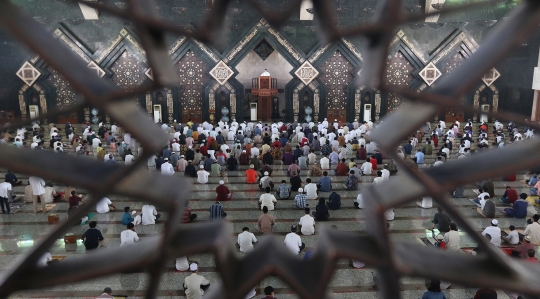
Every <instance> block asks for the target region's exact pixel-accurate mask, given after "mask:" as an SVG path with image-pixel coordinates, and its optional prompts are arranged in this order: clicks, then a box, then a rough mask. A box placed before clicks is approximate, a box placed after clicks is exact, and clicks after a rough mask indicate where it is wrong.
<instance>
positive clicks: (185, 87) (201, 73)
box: [176, 50, 210, 110]
mask: <svg viewBox="0 0 540 299" xmlns="http://www.w3.org/2000/svg"><path fill="white" fill-rule="evenodd" d="M176 68H177V69H178V71H179V73H180V77H179V78H180V81H179V83H180V86H182V95H181V99H182V107H183V109H186V110H200V109H201V107H202V100H203V96H202V92H201V90H202V89H203V85H204V83H205V82H207V81H208V80H209V79H210V76H208V66H207V65H206V64H205V63H204V62H203V61H202V60H201V59H200V58H199V57H197V56H196V55H195V53H193V51H191V50H189V51H187V53H186V55H184V56H183V57H182V58H180V60H179V61H178V62H177V64H176Z"/></svg>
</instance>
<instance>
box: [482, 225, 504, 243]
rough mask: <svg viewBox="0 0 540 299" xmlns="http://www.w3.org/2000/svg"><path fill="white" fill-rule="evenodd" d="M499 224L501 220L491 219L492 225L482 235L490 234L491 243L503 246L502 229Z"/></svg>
mask: <svg viewBox="0 0 540 299" xmlns="http://www.w3.org/2000/svg"><path fill="white" fill-rule="evenodd" d="M497 225H499V221H498V220H497V219H493V220H491V226H488V227H486V228H485V229H484V231H483V232H482V236H485V235H486V234H489V235H490V236H491V241H490V242H491V244H493V245H495V246H497V247H501V229H500V228H499V227H498V226H497Z"/></svg>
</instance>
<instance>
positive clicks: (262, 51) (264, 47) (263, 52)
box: [253, 39, 274, 60]
mask: <svg viewBox="0 0 540 299" xmlns="http://www.w3.org/2000/svg"><path fill="white" fill-rule="evenodd" d="M253 51H255V53H257V55H259V57H261V59H262V60H266V58H268V56H270V54H272V52H274V48H272V46H270V44H269V43H268V42H267V41H266V40H264V39H263V40H262V41H261V42H260V43H259V45H257V46H256V47H255V48H254V49H253Z"/></svg>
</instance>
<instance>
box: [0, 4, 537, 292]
mask: <svg viewBox="0 0 540 299" xmlns="http://www.w3.org/2000/svg"><path fill="white" fill-rule="evenodd" d="M243 1H248V2H249V3H251V4H252V5H253V6H254V7H255V9H256V10H257V11H258V12H259V13H260V14H261V15H262V16H263V17H264V18H265V19H266V20H267V22H268V24H269V25H270V26H272V27H275V28H277V29H279V28H280V27H281V26H282V25H284V24H285V23H286V21H287V20H288V18H289V17H290V16H291V15H292V14H295V13H297V11H298V9H299V7H300V3H301V0H295V1H290V6H289V7H287V8H286V9H284V10H282V11H279V12H272V11H267V10H265V9H264V8H263V6H262V4H261V3H260V2H258V1H255V0H243ZM230 2H231V0H215V1H214V5H213V6H212V9H210V10H209V13H208V15H207V17H206V19H204V20H202V22H200V25H199V26H198V28H197V29H195V30H191V29H190V31H187V30H186V29H184V28H183V27H179V26H176V25H175V24H171V23H168V22H165V21H163V20H160V19H159V17H158V15H157V12H156V11H155V9H153V8H154V7H155V4H154V3H153V1H151V0H131V1H129V2H127V4H128V5H127V7H124V6H123V5H122V8H119V7H117V6H107V5H106V4H104V3H101V2H91V3H89V2H85V3H87V5H89V6H92V7H96V8H99V9H100V10H102V11H106V12H109V13H113V14H116V15H118V16H119V17H122V18H127V19H129V20H130V21H131V22H132V23H134V24H136V28H137V33H138V37H139V38H140V40H141V46H142V47H143V48H144V51H145V53H146V55H147V60H148V64H149V67H150V68H152V70H153V72H154V78H155V79H156V80H155V81H154V82H153V83H152V84H150V85H143V86H137V87H135V88H133V89H129V90H127V91H124V90H120V89H119V88H118V87H115V86H113V85H112V84H111V83H110V82H109V81H106V80H103V79H102V78H99V77H98V76H95V75H94V74H93V72H94V71H93V70H91V69H88V68H87V67H86V64H85V63H84V62H83V61H81V59H80V58H79V57H78V56H76V55H75V54H74V53H72V52H71V51H70V50H69V49H67V48H66V47H64V46H63V45H61V44H60V42H59V41H58V40H55V39H54V37H52V36H51V34H50V33H49V32H48V31H47V30H46V29H45V28H43V27H42V26H40V25H39V23H38V22H36V20H34V19H33V18H32V17H30V16H28V15H27V14H25V13H24V12H23V11H22V10H21V9H20V8H19V7H17V6H15V5H13V4H12V3H11V2H10V1H0V23H1V24H2V25H3V26H4V27H5V28H6V29H7V31H8V32H10V33H11V34H12V35H14V36H15V37H16V38H18V39H19V40H20V41H21V42H23V43H24V44H25V45H26V46H28V47H29V48H30V49H31V50H33V51H34V52H35V53H36V54H38V55H39V56H40V57H42V58H43V60H44V61H45V62H46V63H47V64H48V65H49V66H50V67H52V68H54V69H55V70H57V71H58V73H59V74H60V75H62V76H63V77H64V78H65V79H66V80H67V81H68V82H69V83H70V84H71V85H72V87H73V88H74V89H75V90H77V91H78V92H80V93H81V94H82V95H83V96H84V103H80V104H76V105H74V106H73V107H70V108H68V109H69V110H61V111H55V112H52V113H49V114H47V115H40V117H41V118H46V117H56V116H58V115H60V114H64V113H66V111H76V110H80V109H81V108H82V105H83V104H84V105H90V106H93V107H96V108H98V109H100V111H103V112H104V113H105V114H107V115H109V116H110V117H111V118H113V119H115V120H116V121H117V123H118V124H119V125H121V126H122V127H123V128H125V130H126V131H127V132H132V135H133V137H134V138H136V139H137V140H138V141H139V142H140V143H141V145H142V146H143V147H144V149H145V151H144V152H143V155H142V157H141V158H140V159H138V160H137V161H136V162H135V163H134V164H132V165H130V166H128V167H122V166H117V165H107V164H104V163H101V162H98V161H95V160H92V159H81V158H78V157H76V156H62V157H59V156H58V155H55V154H54V153H52V152H47V151H40V152H35V151H30V150H24V149H17V148H14V147H5V146H3V147H0V165H1V166H2V167H8V168H10V169H13V170H15V171H17V172H22V173H27V174H32V175H37V176H41V177H44V178H46V179H50V180H54V181H57V182H62V183H66V184H69V185H72V186H78V187H83V188H86V189H88V190H91V193H90V198H91V199H90V200H89V204H88V205H85V206H83V207H81V208H79V209H78V211H77V212H76V213H75V214H74V215H73V217H72V218H71V220H67V221H64V222H62V223H61V224H59V225H58V226H56V227H55V228H54V229H53V231H52V232H51V233H50V234H49V235H48V237H47V238H46V239H44V240H42V241H40V242H39V244H37V245H36V246H35V247H34V248H32V250H30V251H29V252H28V253H27V254H26V255H25V256H24V258H22V259H20V260H18V261H16V262H15V267H14V268H12V269H10V270H7V271H5V273H4V275H3V276H2V277H1V278H0V296H3V297H6V296H9V295H10V294H12V293H13V292H15V291H18V290H25V289H34V288H41V287H50V286H53V285H60V284H68V283H72V282H77V281H81V280H86V279H91V278H94V277H98V276H102V275H107V274H112V273H117V272H121V271H127V270H133V269H139V268H145V269H146V270H147V272H148V273H149V276H150V279H149V282H148V288H147V297H148V298H154V297H155V296H156V291H157V290H158V286H159V282H160V277H161V274H162V272H163V268H164V266H165V263H166V262H167V261H169V260H170V259H171V258H172V257H177V256H185V255H190V254H195V253H204V252H212V253H214V254H215V258H216V264H217V270H218V271H219V273H220V276H221V279H222V281H223V284H222V285H220V286H215V287H213V288H212V289H211V291H210V292H209V293H207V294H206V298H211V299H212V298H241V297H242V296H243V295H244V294H245V293H247V292H248V291H249V290H250V289H251V288H252V287H253V286H254V285H255V284H256V283H257V282H259V281H260V280H261V279H262V278H263V277H265V276H267V275H270V274H273V275H276V276H278V277H280V278H281V279H282V280H283V281H285V282H286V283H288V284H289V285H290V287H291V289H292V290H293V291H295V292H296V293H298V294H299V295H300V296H301V297H303V298H323V297H325V296H326V287H327V286H328V283H329V281H330V278H331V276H332V273H333V270H334V268H335V264H336V260H337V259H338V258H352V259H356V260H362V261H365V262H366V263H367V264H368V265H370V266H372V267H375V268H376V271H377V276H378V278H379V282H380V285H379V289H380V291H381V295H382V298H387V299H395V298H399V297H400V288H399V283H398V281H399V278H400V276H403V275H411V276H421V277H437V278H440V279H443V280H445V281H450V282H456V283H462V284H464V285H471V286H475V287H492V288H498V289H501V288H502V289H506V290H515V291H520V292H522V293H525V294H529V295H535V296H536V295H538V294H540V285H539V284H537V283H536V277H538V275H539V274H540V268H538V267H537V266H536V265H534V264H526V263H523V262H520V261H514V260H510V259H508V258H507V257H506V256H505V255H504V254H503V253H502V252H501V251H499V250H496V249H495V248H493V247H491V246H490V245H489V243H488V242H487V241H486V239H485V238H482V237H481V236H480V235H479V234H478V233H477V232H475V231H474V229H473V227H472V225H470V223H469V222H468V220H467V219H465V218H464V217H462V216H461V215H460V214H459V213H458V211H457V210H456V208H455V207H454V206H453V205H451V204H450V200H449V199H448V198H447V196H446V195H445V194H447V191H449V190H452V189H453V188H455V187H456V186H460V185H463V184H466V183H469V182H473V181H476V180H479V179H482V178H486V177H496V176H502V175H505V174H507V173H512V172H515V171H518V170H521V169H526V168H529V167H530V165H535V164H539V163H540V155H537V153H536V152H537V148H538V146H539V145H540V140H536V139H533V140H531V141H527V142H521V143H517V144H513V145H511V146H508V147H506V148H502V149H497V150H493V151H488V152H484V153H481V154H477V155H475V156H474V157H471V158H467V159H462V160H457V161H452V162H449V163H445V164H444V165H442V166H439V167H436V168H431V169H427V170H425V171H418V170H414V169H412V168H410V166H408V165H404V164H403V162H402V161H401V160H400V159H399V158H398V156H397V154H396V153H395V148H396V146H397V145H398V144H399V143H400V142H401V141H402V140H404V139H405V138H406V136H408V135H409V133H410V132H413V131H415V130H416V128H418V127H419V126H420V125H421V124H422V123H425V122H426V121H428V120H430V119H432V117H433V116H434V115H435V114H436V113H437V111H438V109H440V108H459V109H462V110H463V111H466V112H471V113H477V114H480V113H481V111H479V110H478V109H477V108H473V107H468V106H465V105H463V104H462V103H460V100H459V99H460V97H461V95H462V94H463V93H465V92H466V91H467V90H468V89H470V88H471V87H472V86H474V85H475V84H476V82H477V81H478V80H479V79H481V78H482V76H483V75H484V74H485V73H486V72H488V71H489V70H490V69H491V68H492V66H493V65H494V64H496V63H497V62H499V61H500V60H502V59H503V58H504V57H505V55H506V54H508V53H509V52H510V51H512V50H513V49H514V48H515V46H516V45H519V44H521V42H522V41H523V40H524V39H525V38H526V37H527V36H529V35H530V34H531V33H533V32H535V31H536V30H537V27H538V19H539V17H540V3H538V2H535V1H524V2H523V3H521V4H520V6H519V7H517V8H516V9H514V10H513V11H512V13H511V14H510V16H509V17H508V18H507V19H506V20H505V22H504V24H498V26H500V27H499V28H498V29H497V30H493V31H492V32H491V33H490V35H489V36H488V37H487V38H486V39H485V41H484V43H483V44H482V45H481V46H480V48H479V49H478V50H477V51H476V52H475V53H474V54H473V55H472V56H471V57H469V58H468V59H467V60H466V61H463V62H462V63H461V64H460V65H459V66H457V67H456V69H455V70H454V71H453V72H452V73H450V74H448V76H446V77H445V78H443V79H441V80H440V81H439V82H438V84H437V86H436V87H435V88H433V89H431V90H430V92H429V93H426V92H416V91H412V90H408V89H406V88H405V89H404V88H402V87H400V86H396V85H383V84H381V83H382V82H383V81H384V79H385V74H386V65H387V64H386V58H387V57H388V45H389V43H390V41H391V40H392V38H393V36H394V34H395V32H396V30H397V28H398V26H400V25H402V24H404V23H407V22H412V23H414V22H419V21H420V20H423V19H425V18H426V17H428V16H430V14H424V13H418V14H411V15H407V14H405V12H404V10H403V9H401V3H400V1H399V0H385V1H383V2H382V3H381V4H380V6H379V7H380V11H379V14H378V17H377V18H376V19H375V21H373V22H372V23H369V24H367V25H362V26H357V27H352V28H340V27H338V26H337V25H336V21H335V19H336V18H335V15H334V14H333V11H334V10H333V9H332V6H331V2H330V1H329V0H314V1H313V13H314V15H315V17H316V19H317V20H318V23H317V26H314V30H320V33H321V34H320V36H321V39H322V41H321V42H322V44H327V43H328V42H333V41H338V40H340V39H341V38H343V37H350V36H354V35H363V36H365V37H366V38H367V39H368V41H369V43H368V44H369V46H368V49H367V50H366V53H365V55H364V62H365V63H364V65H363V70H364V71H363V72H362V74H361V76H359V77H358V79H357V81H356V82H355V83H356V84H357V85H358V86H370V87H372V88H374V89H377V90H381V91H383V92H391V93H395V94H399V95H400V96H401V97H402V98H407V99H410V100H411V102H408V103H405V104H403V105H401V106H400V107H399V109H397V110H395V111H394V113H391V114H390V115H387V116H385V117H384V122H381V123H380V124H379V125H378V126H377V127H376V128H375V130H374V131H373V132H372V135H371V137H372V138H373V139H374V140H375V141H376V142H377V143H378V144H379V146H380V147H381V148H382V149H383V150H384V151H385V152H386V153H387V154H388V156H389V157H390V158H393V159H394V160H395V161H397V163H400V164H402V165H401V167H402V168H403V169H404V170H405V171H404V172H405V173H404V174H403V175H400V176H399V177H397V178H396V179H394V180H390V181H389V182H387V183H385V184H383V185H377V186H370V187H367V188H365V189H364V190H362V193H363V198H364V199H365V201H366V205H367V206H366V208H367V209H368V210H369V211H371V212H370V213H367V214H366V223H367V229H366V234H364V235H358V234H351V233H347V232H340V231H334V230H333V231H328V230H325V229H324V228H323V229H321V230H320V231H319V235H318V239H317V242H318V243H317V246H316V248H317V249H316V252H315V253H314V255H313V258H312V259H309V260H306V261H300V260H299V259H298V258H297V257H295V256H292V255H291V254H289V253H288V252H286V251H285V249H284V247H283V246H278V245H277V244H276V242H275V240H272V237H269V238H265V239H261V243H262V245H264V246H259V247H258V248H256V249H255V250H254V251H253V252H251V253H249V254H247V255H245V256H244V257H243V258H241V259H240V258H238V257H237V256H236V254H235V252H234V247H233V246H232V245H231V244H232V243H233V241H232V240H231V234H230V233H229V232H228V231H226V230H225V228H224V227H226V226H224V225H222V224H221V223H208V224H201V225H194V226H187V227H186V226H183V225H179V222H180V216H181V213H182V208H183V206H184V203H185V200H186V198H187V197H188V193H187V192H188V189H189V185H188V184H187V182H186V181H184V180H182V179H180V181H179V180H178V178H173V177H163V176H161V175H160V174H158V173H149V172H147V171H144V170H143V169H141V168H139V166H143V165H144V164H145V161H146V160H147V158H149V157H150V155H151V154H152V153H153V152H157V151H158V150H160V149H161V145H162V144H164V143H165V142H166V140H167V137H168V136H167V135H166V134H165V133H164V132H163V130H161V129H160V128H159V127H158V126H156V125H155V124H154V123H153V121H152V119H151V118H149V117H148V115H147V113H146V112H144V111H142V109H140V107H138V106H137V105H136V104H135V103H133V101H126V100H123V99H126V98H129V97H130V96H132V95H135V94H138V93H141V92H147V91H149V90H152V89H154V88H155V87H157V86H161V85H164V84H167V83H169V82H168V81H167V80H168V79H170V78H174V77H175V76H176V74H175V67H174V66H173V65H172V63H170V57H169V55H168V51H167V50H168V49H167V48H166V44H167V43H166V42H165V39H164V36H165V34H164V33H165V32H171V33H176V34H182V35H185V36H189V37H192V38H194V39H197V40H199V41H200V42H202V43H206V44H208V45H209V46H211V45H215V44H216V43H219V40H220V39H219V37H220V36H222V35H220V33H221V30H224V28H225V27H226V26H224V23H225V19H226V17H225V12H226V11H227V7H228V6H229V4H230ZM490 3H491V2H479V3H474V4H470V5H464V6H460V7H454V8H443V10H441V11H437V14H446V13H448V12H455V11H458V10H460V9H469V8H471V7H473V6H478V5H485V4H490ZM95 24H96V26H97V25H100V26H105V25H106V24H105V23H103V22H100V23H99V24H97V23H95ZM398 35H399V33H398ZM141 73H142V72H141ZM491 78H493V77H491ZM486 114H489V115H490V116H492V117H495V118H497V119H499V120H501V121H509V120H512V121H518V120H521V119H522V117H521V116H517V115H514V114H512V113H509V112H503V111H499V112H486ZM26 124H28V123H27V122H24V121H20V122H17V123H14V124H13V126H15V127H18V126H20V125H26ZM528 125H529V127H533V128H536V129H540V126H539V125H537V124H534V123H529V124H528ZM171 185H174V186H177V188H174V189H171V188H167V187H168V186H171ZM106 194H119V195H125V196H130V197H132V198H136V199H139V200H141V201H142V200H144V201H148V202H151V203H153V204H155V205H157V206H159V207H160V208H161V209H165V210H167V211H169V215H168V216H169V217H168V220H167V223H166V224H165V226H164V231H163V232H162V233H161V234H160V235H159V236H156V237H155V238H148V239H147V240H143V241H142V242H141V243H140V244H137V246H127V247H122V248H108V249H107V250H104V251H102V252H98V253H96V255H95V256H84V257H80V258H74V259H71V260H65V261H63V262H62V263H60V264H58V265H54V266H52V267H50V268H42V269H36V268H35V265H36V261H37V260H38V259H39V258H40V257H41V255H42V254H43V252H44V251H46V250H47V249H48V248H49V247H50V246H51V245H52V244H53V243H54V242H55V241H56V240H57V239H58V238H60V237H61V236H62V234H63V233H64V232H65V231H66V230H68V229H69V228H70V227H71V225H73V222H75V221H76V219H77V218H79V217H80V216H81V215H82V214H84V213H86V212H87V211H88V209H90V208H91V207H93V206H94V205H95V204H96V202H97V200H98V199H100V198H102V197H103V196H104V195H106ZM424 195H427V196H431V197H432V198H433V199H434V200H435V201H437V202H438V203H439V204H440V205H441V206H442V207H443V208H444V209H445V210H446V211H447V212H448V214H449V216H450V217H451V218H452V219H454V221H455V222H456V223H457V224H458V226H459V227H460V228H461V229H463V230H464V231H465V232H467V233H468V234H469V235H470V236H471V237H472V238H473V239H474V240H475V241H476V242H477V243H478V244H479V246H480V247H481V248H482V249H483V250H484V252H486V255H485V256H484V257H473V256H468V255H456V254H452V253H448V252H442V251H439V250H435V249H434V248H427V247H419V246H415V245H412V244H408V243H400V242H391V241H390V239H389V237H388V234H387V232H386V221H385V217H384V212H385V211H386V210H387V209H388V208H391V207H395V206H398V205H400V204H404V203H407V202H410V201H414V200H416V199H417V198H419V197H422V196H424ZM96 257H97V259H99V260H100V261H101V262H100V263H95V260H96ZM448 260H451V261H452V263H448ZM80 269H85V271H80ZM440 269H444V271H441V270H440Z"/></svg>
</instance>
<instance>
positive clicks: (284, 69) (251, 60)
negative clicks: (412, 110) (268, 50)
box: [236, 50, 293, 89]
mask: <svg viewBox="0 0 540 299" xmlns="http://www.w3.org/2000/svg"><path fill="white" fill-rule="evenodd" d="M264 69H267V70H268V72H269V73H270V76H272V78H276V79H277V80H278V88H280V89H284V88H285V85H286V84H287V83H288V82H289V81H290V80H291V79H292V78H293V77H292V76H291V75H290V74H289V72H290V71H291V70H292V69H293V66H292V65H291V64H290V63H289V62H288V61H287V60H285V58H284V57H283V56H281V54H279V53H278V51H276V50H274V52H272V54H270V56H268V58H266V60H262V59H261V58H260V57H259V55H257V53H255V51H250V52H249V53H248V54H247V55H246V56H245V57H244V59H242V61H240V63H238V65H236V70H237V71H238V72H239V74H238V75H237V76H236V80H238V81H240V83H242V85H244V89H246V88H247V89H251V79H253V78H257V77H259V76H260V75H261V74H262V72H264Z"/></svg>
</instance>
